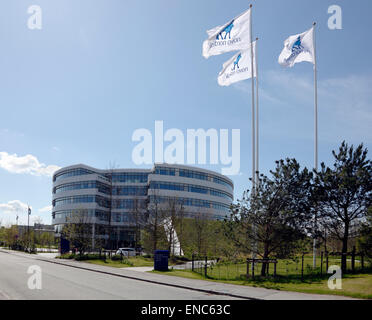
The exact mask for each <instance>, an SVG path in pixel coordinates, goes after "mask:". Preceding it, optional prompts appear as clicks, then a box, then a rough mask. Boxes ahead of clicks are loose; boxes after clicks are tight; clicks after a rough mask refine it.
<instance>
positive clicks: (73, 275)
mask: <svg viewBox="0 0 372 320" xmlns="http://www.w3.org/2000/svg"><path fill="white" fill-rule="evenodd" d="M33 265H37V266H39V267H40V268H41V271H42V277H41V287H42V288H41V289H30V288H29V286H28V281H29V278H30V277H31V276H32V274H28V273H27V271H28V268H29V267H30V266H33ZM1 299H27V300H31V299H42V300H48V299H72V300H78V299H111V300H113V299H114V300H115V299H130V300H137V299H140V300H143V299H150V300H151V299H160V300H184V299H190V300H201V299H204V300H207V299H213V300H218V299H233V298H232V297H229V296H223V295H214V294H208V293H203V292H198V291H194V290H189V289H183V288H175V287H170V286H164V285H159V284H154V283H148V282H143V281H138V280H133V279H126V278H120V277H115V276H112V275H107V274H100V273H97V272H91V271H87V270H80V269H76V268H71V267H68V266H64V265H59V264H53V263H49V262H45V261H39V260H35V259H34V258H31V257H27V256H22V255H14V254H9V253H4V252H0V300H1Z"/></svg>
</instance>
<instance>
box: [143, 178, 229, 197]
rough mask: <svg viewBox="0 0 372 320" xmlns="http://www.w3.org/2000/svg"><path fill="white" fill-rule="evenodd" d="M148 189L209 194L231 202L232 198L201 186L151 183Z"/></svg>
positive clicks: (224, 193) (221, 192)
mask: <svg viewBox="0 0 372 320" xmlns="http://www.w3.org/2000/svg"><path fill="white" fill-rule="evenodd" d="M150 189H162V190H175V191H186V192H194V193H202V194H210V195H213V196H216V197H221V198H225V199H228V200H232V196H231V195H229V194H228V193H226V192H223V191H219V190H216V189H213V188H208V187H201V186H196V185H191V184H184V183H170V182H159V181H152V182H151V183H150Z"/></svg>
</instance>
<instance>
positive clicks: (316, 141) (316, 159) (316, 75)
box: [313, 22, 318, 268]
mask: <svg viewBox="0 0 372 320" xmlns="http://www.w3.org/2000/svg"><path fill="white" fill-rule="evenodd" d="M315 26H316V22H314V23H313V29H314V32H313V41H314V168H315V171H318V83H317V77H318V74H317V61H316V41H315ZM314 227H316V213H315V217H314ZM314 231H316V230H315V228H314ZM313 268H316V237H315V234H314V240H313Z"/></svg>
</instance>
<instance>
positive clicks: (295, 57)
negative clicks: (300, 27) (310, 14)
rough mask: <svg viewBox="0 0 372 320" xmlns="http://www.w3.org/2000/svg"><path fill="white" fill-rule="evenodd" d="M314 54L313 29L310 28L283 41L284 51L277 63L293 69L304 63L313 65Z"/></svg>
mask: <svg viewBox="0 0 372 320" xmlns="http://www.w3.org/2000/svg"><path fill="white" fill-rule="evenodd" d="M314 52H315V50H314V28H311V29H309V30H307V31H305V32H303V33H301V34H296V35H294V36H290V37H289V38H288V39H287V40H285V41H284V49H283V51H282V53H281V54H280V56H279V59H278V62H279V64H280V65H282V66H284V67H293V66H294V65H295V64H296V63H299V62H304V61H306V62H311V63H313V64H315V54H314Z"/></svg>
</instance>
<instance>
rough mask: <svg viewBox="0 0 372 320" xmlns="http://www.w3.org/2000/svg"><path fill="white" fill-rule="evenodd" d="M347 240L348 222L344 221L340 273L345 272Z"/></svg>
mask: <svg viewBox="0 0 372 320" xmlns="http://www.w3.org/2000/svg"><path fill="white" fill-rule="evenodd" d="M348 240H349V222H345V230H344V237H343V238H342V257H341V270H342V273H345V272H346V261H347V243H348Z"/></svg>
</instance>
